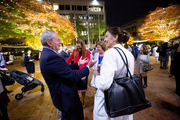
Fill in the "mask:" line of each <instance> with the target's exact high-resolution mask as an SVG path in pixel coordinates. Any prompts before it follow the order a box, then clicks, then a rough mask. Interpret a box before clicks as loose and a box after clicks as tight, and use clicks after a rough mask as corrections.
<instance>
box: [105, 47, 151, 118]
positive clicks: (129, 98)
mask: <svg viewBox="0 0 180 120" xmlns="http://www.w3.org/2000/svg"><path fill="white" fill-rule="evenodd" d="M114 48H115V49H116V50H117V51H118V53H119V54H120V56H121V58H122V60H123V62H124V64H125V65H126V68H127V75H126V77H124V78H119V79H114V80H113V83H112V85H111V87H110V88H109V89H107V90H105V91H104V95H105V107H106V112H107V114H108V115H109V117H118V116H122V115H129V114H133V113H135V112H138V111H140V110H143V109H146V108H148V107H151V102H149V101H148V100H146V98H145V93H144V90H143V87H142V83H141V76H140V75H139V74H134V75H131V73H130V71H129V69H128V63H127V62H126V63H125V60H124V59H123V57H122V54H121V53H120V52H119V50H121V51H122V53H123V54H124V56H125V58H126V61H127V57H126V55H125V53H124V52H123V50H122V49H120V48H118V47H114ZM118 49H119V50H118ZM128 73H129V75H130V77H128Z"/></svg>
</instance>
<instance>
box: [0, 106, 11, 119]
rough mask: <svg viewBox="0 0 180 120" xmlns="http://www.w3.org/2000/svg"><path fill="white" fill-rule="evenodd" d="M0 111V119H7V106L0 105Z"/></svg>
mask: <svg viewBox="0 0 180 120" xmlns="http://www.w3.org/2000/svg"><path fill="white" fill-rule="evenodd" d="M0 111H1V113H2V115H0V120H9V117H8V113H7V108H4V107H2V106H1V107H0Z"/></svg>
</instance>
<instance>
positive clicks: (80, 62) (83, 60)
mask: <svg viewBox="0 0 180 120" xmlns="http://www.w3.org/2000/svg"><path fill="white" fill-rule="evenodd" d="M87 62H88V60H87V58H84V59H82V57H81V58H80V59H79V62H78V65H83V64H86V63H87Z"/></svg>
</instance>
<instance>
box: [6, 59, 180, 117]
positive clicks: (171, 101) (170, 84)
mask: <svg viewBox="0 0 180 120" xmlns="http://www.w3.org/2000/svg"><path fill="white" fill-rule="evenodd" d="M20 63H21V60H16V61H14V64H13V65H8V66H6V67H7V68H8V69H16V70H19V71H22V72H26V70H25V67H21V64H20ZM151 64H152V65H153V67H154V70H152V71H150V72H149V73H148V87H147V88H146V89H145V93H146V97H147V99H148V100H150V101H151V103H152V107H151V108H148V109H146V110H142V111H140V112H137V113H135V114H134V120H180V114H178V112H177V110H176V97H175V78H174V77H172V78H169V77H168V76H169V70H168V69H160V68H159V63H155V61H154V57H152V56H151ZM35 65H36V73H35V77H36V79H38V80H40V81H42V82H43V83H44V86H45V91H44V93H42V92H41V91H40V88H41V87H40V86H38V87H36V88H35V89H33V90H30V91H28V92H27V93H25V95H24V97H23V98H22V99H21V100H16V99H15V95H16V94H17V93H20V92H21V88H22V87H23V86H22V85H20V84H18V83H15V84H14V85H12V86H9V87H7V88H8V90H13V92H12V93H10V94H8V95H9V98H10V100H11V102H10V103H9V105H8V114H9V118H10V120H57V109H56V108H55V107H54V105H53V103H52V100H51V97H50V94H49V90H48V88H47V85H46V83H45V81H44V79H43V77H42V75H41V73H40V68H39V61H36V63H35ZM91 78H92V70H91V72H90V75H89V81H90V80H91ZM94 94H95V90H94V88H93V87H91V86H90V85H88V91H87V94H86V99H85V104H86V106H85V107H84V116H85V120H93V103H94ZM80 96H81V94H80Z"/></svg>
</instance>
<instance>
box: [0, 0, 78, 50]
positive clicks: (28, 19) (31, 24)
mask: <svg viewBox="0 0 180 120" xmlns="http://www.w3.org/2000/svg"><path fill="white" fill-rule="evenodd" d="M0 14H1V16H0V40H5V39H8V38H15V37H16V38H25V41H24V43H25V44H26V45H28V46H29V47H31V48H33V49H40V48H41V43H40V34H41V33H42V32H43V31H44V30H54V31H56V32H57V34H58V35H59V37H60V39H61V41H62V42H63V44H64V45H67V44H71V43H72V40H73V37H77V34H76V32H75V30H74V26H73V24H72V23H71V22H70V21H69V20H68V19H67V18H65V17H62V16H60V15H59V14H58V13H57V12H55V11H53V8H52V6H51V5H50V4H48V3H46V2H38V1H36V0H2V2H0Z"/></svg>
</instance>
